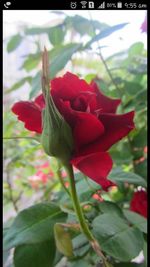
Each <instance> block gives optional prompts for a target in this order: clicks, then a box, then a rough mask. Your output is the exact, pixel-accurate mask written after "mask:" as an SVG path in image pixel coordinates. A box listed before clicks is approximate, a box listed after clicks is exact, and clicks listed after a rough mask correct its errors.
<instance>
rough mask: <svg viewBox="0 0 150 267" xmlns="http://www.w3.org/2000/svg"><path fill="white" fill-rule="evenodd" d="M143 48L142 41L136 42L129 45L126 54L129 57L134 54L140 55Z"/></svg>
mask: <svg viewBox="0 0 150 267" xmlns="http://www.w3.org/2000/svg"><path fill="white" fill-rule="evenodd" d="M143 49H144V44H143V43H142V42H137V43H135V44H133V45H131V46H130V48H129V51H128V54H129V57H133V56H135V55H138V56H139V55H140V54H141V53H142V51H143Z"/></svg>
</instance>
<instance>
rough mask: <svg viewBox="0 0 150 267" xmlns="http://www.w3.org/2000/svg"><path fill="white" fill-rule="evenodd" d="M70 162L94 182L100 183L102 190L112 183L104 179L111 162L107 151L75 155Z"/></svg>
mask: <svg viewBox="0 0 150 267" xmlns="http://www.w3.org/2000/svg"><path fill="white" fill-rule="evenodd" d="M71 163H72V164H73V165H74V166H75V167H76V168H77V169H79V170H80V171H81V172H83V173H84V174H85V175H87V176H88V177H90V178H91V179H92V180H94V181H95V182H96V183H98V184H100V185H101V186H102V187H103V189H104V190H106V189H107V188H108V187H109V186H112V185H114V183H112V182H111V181H109V180H107V179H106V177H107V175H108V173H109V172H110V170H111V168H112V164H113V162H112V159H111V157H110V156H109V154H108V153H107V152H98V153H94V154H90V155H86V156H81V157H75V158H73V159H72V160H71Z"/></svg>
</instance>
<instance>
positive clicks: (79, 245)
mask: <svg viewBox="0 0 150 267" xmlns="http://www.w3.org/2000/svg"><path fill="white" fill-rule="evenodd" d="M72 244H73V251H74V254H75V256H76V257H83V256H84V255H85V254H86V253H87V252H88V251H89V249H90V244H89V242H88V240H87V238H86V237H85V236H84V235H83V234H79V235H77V236H76V237H74V238H73V240H72Z"/></svg>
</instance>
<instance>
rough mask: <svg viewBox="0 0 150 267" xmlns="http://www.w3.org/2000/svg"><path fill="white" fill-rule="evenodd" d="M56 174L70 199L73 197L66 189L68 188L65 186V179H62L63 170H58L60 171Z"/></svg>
mask: <svg viewBox="0 0 150 267" xmlns="http://www.w3.org/2000/svg"><path fill="white" fill-rule="evenodd" d="M55 174H56V176H57V178H58V179H59V181H60V183H61V185H62V187H63V188H64V190H65V191H66V193H67V194H68V195H69V197H71V194H70V192H69V190H68V189H67V188H66V186H65V184H64V181H63V178H62V175H61V170H60V169H58V170H57V171H56V173H55Z"/></svg>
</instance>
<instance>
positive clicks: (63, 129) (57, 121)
mask: <svg viewBox="0 0 150 267" xmlns="http://www.w3.org/2000/svg"><path fill="white" fill-rule="evenodd" d="M48 72H49V67H48V53H47V51H46V49H45V50H44V52H43V56H42V91H43V95H44V98H45V108H44V109H43V110H42V128H43V131H42V135H41V143H42V145H43V148H44V150H45V152H46V153H47V154H48V155H49V156H53V157H56V158H58V159H59V160H61V161H62V162H63V163H66V162H67V163H68V161H69V160H70V157H71V154H72V150H73V136H72V130H71V128H70V126H69V125H68V123H67V122H66V121H65V120H64V118H63V117H62V115H61V114H60V113H59V111H58V109H57V108H56V106H55V104H54V101H53V99H52V96H51V93H50V90H49V84H50V81H49V73H48Z"/></svg>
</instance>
